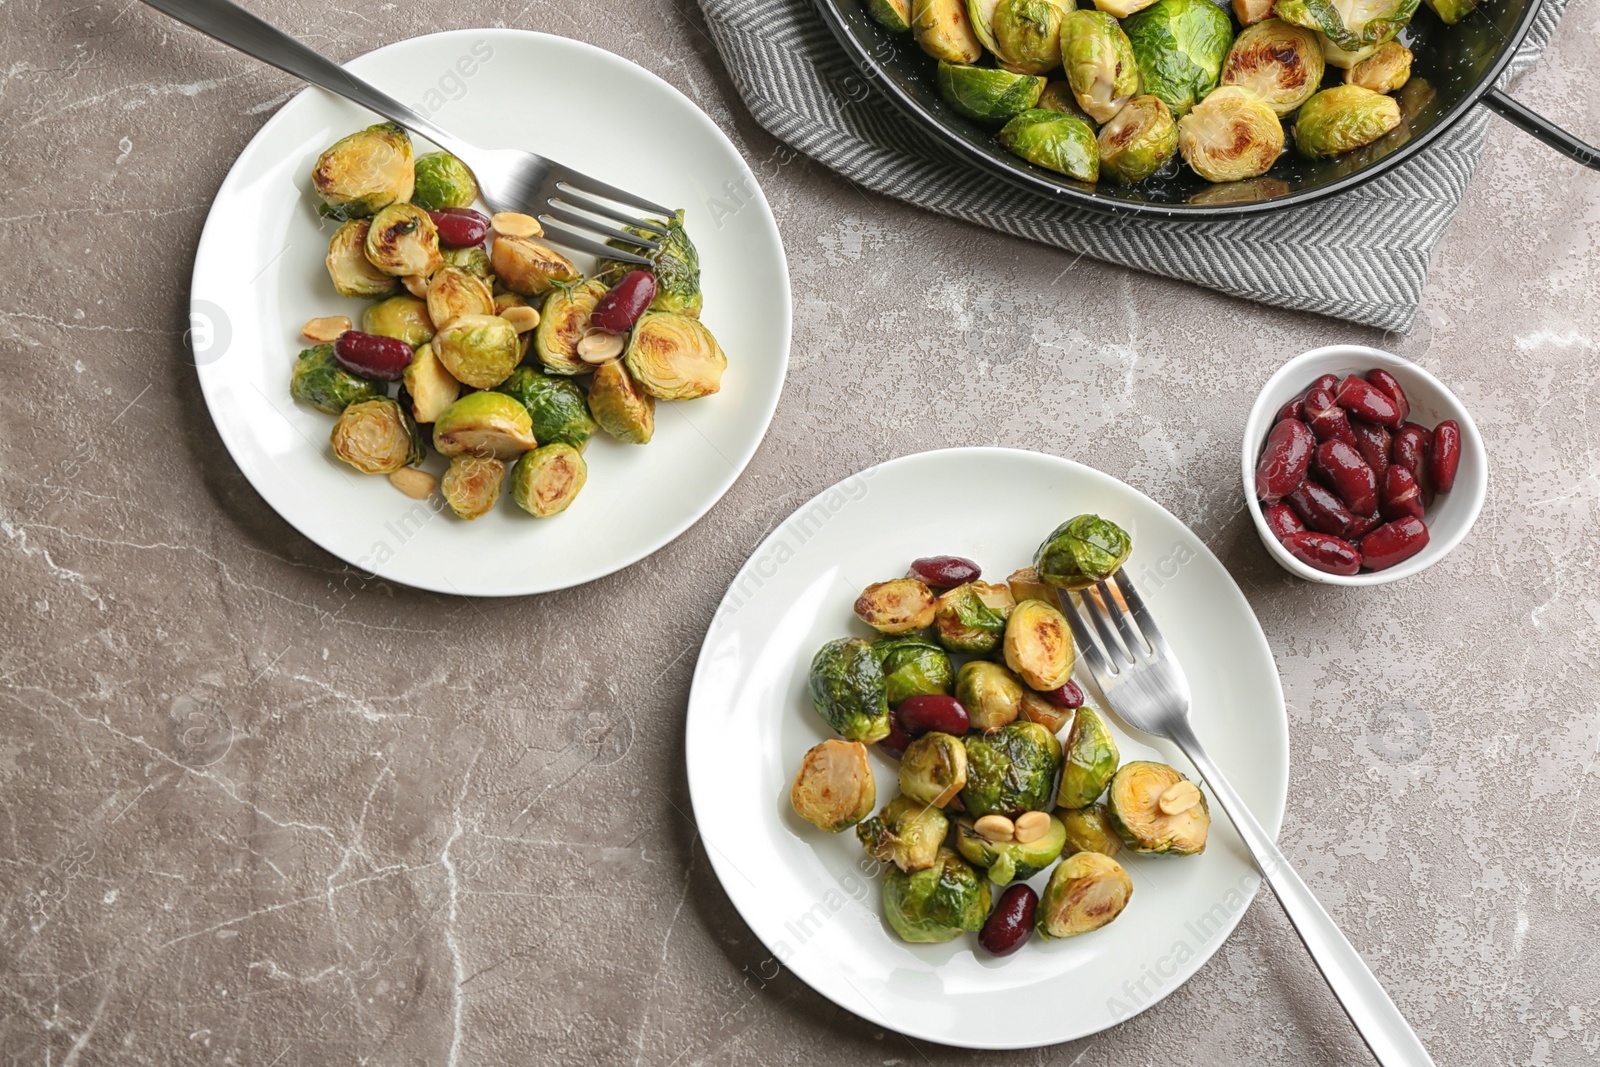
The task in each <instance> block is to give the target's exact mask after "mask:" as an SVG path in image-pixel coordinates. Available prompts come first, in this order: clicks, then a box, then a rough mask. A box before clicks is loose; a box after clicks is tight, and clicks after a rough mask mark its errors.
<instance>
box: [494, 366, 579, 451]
mask: <svg viewBox="0 0 1600 1067" xmlns="http://www.w3.org/2000/svg"><path fill="white" fill-rule="evenodd" d="M495 389H496V390H497V391H498V392H502V393H505V394H506V395H507V396H514V397H516V398H517V399H518V400H520V401H521V402H522V406H523V407H525V408H527V409H528V415H529V417H531V418H532V419H533V436H534V437H536V438H538V439H539V443H540V444H541V445H571V446H572V447H573V448H576V449H578V450H580V451H581V450H582V449H583V448H584V446H586V445H587V444H588V443H589V438H590V437H592V436H593V435H594V419H592V418H590V417H589V406H588V404H586V403H585V402H584V399H583V390H582V389H579V388H578V386H577V385H576V384H575V383H574V382H573V381H572V379H570V378H552V377H551V376H550V375H548V374H540V373H539V372H538V371H536V370H534V369H533V368H532V367H518V368H517V369H516V370H514V371H512V372H511V377H509V378H507V379H506V380H505V381H503V382H501V383H500V384H499V385H497V386H495Z"/></svg>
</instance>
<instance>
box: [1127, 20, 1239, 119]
mask: <svg viewBox="0 0 1600 1067" xmlns="http://www.w3.org/2000/svg"><path fill="white" fill-rule="evenodd" d="M1122 28H1123V30H1125V31H1126V32H1127V34H1128V41H1129V43H1130V44H1131V45H1132V47H1133V54H1134V57H1135V58H1136V59H1137V60H1138V62H1139V71H1140V73H1141V74H1142V75H1143V76H1144V91H1145V92H1147V93H1149V94H1151V95H1152V96H1158V97H1160V98H1161V100H1162V101H1163V102H1164V103H1165V104H1166V105H1167V106H1168V107H1170V108H1171V109H1172V112H1173V114H1175V115H1183V114H1186V113H1187V112H1188V110H1189V109H1190V108H1192V107H1194V105H1195V104H1196V103H1197V102H1199V100H1200V98H1201V97H1203V96H1205V95H1206V94H1207V93H1209V92H1210V91H1211V90H1213V89H1215V88H1216V87H1217V79H1218V78H1219V77H1220V76H1221V74H1222V61H1223V59H1224V58H1226V57H1227V54H1228V45H1230V44H1232V43H1233V21H1232V20H1231V19H1229V18H1228V16H1227V14H1226V13H1225V12H1224V11H1223V10H1222V9H1221V8H1220V7H1218V6H1217V5H1216V4H1213V3H1211V0H1157V2H1156V3H1154V4H1152V5H1151V6H1149V7H1147V8H1145V9H1144V10H1143V11H1140V12H1137V13H1136V14H1134V15H1132V16H1130V17H1129V18H1128V20H1127V21H1126V22H1124V23H1123V25H1122Z"/></svg>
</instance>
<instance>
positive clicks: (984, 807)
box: [961, 709, 1061, 818]
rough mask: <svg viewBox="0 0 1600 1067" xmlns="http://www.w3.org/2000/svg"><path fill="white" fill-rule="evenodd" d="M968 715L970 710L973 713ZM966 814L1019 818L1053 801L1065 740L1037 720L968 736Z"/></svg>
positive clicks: (965, 792) (964, 804)
mask: <svg viewBox="0 0 1600 1067" xmlns="http://www.w3.org/2000/svg"><path fill="white" fill-rule="evenodd" d="M968 710H969V711H970V710H971V709H968ZM966 744H967V786H966V788H965V789H963V790H962V791H961V803H962V805H963V806H964V807H965V808H966V810H967V813H968V814H970V815H972V816H973V817H974V818H977V817H978V816H980V815H1016V814H1018V813H1020V812H1024V811H1042V810H1044V808H1045V807H1046V805H1048V804H1049V803H1050V788H1051V787H1052V786H1053V785H1055V781H1056V771H1057V770H1058V769H1059V768H1060V766H1061V742H1059V741H1057V740H1056V738H1055V735H1054V734H1052V733H1051V732H1050V731H1049V730H1047V729H1045V728H1044V727H1043V726H1040V725H1039V724H1038V723H1034V722H1014V723H1011V724H1010V725H1008V726H1002V727H1000V728H999V729H998V730H991V731H990V732H988V733H986V734H979V735H974V736H971V737H968V738H967V742H966Z"/></svg>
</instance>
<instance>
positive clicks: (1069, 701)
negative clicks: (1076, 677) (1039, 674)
mask: <svg viewBox="0 0 1600 1067" xmlns="http://www.w3.org/2000/svg"><path fill="white" fill-rule="evenodd" d="M1039 695H1040V696H1042V697H1044V698H1045V699H1046V700H1048V701H1049V702H1050V703H1052V704H1054V705H1055V706H1056V707H1058V708H1067V709H1068V710H1070V711H1076V710H1078V709H1079V708H1081V707H1083V689H1082V688H1080V687H1079V685H1078V683H1077V682H1074V681H1073V680H1072V679H1071V678H1068V679H1067V684H1066V685H1064V686H1062V687H1061V688H1060V689H1052V690H1050V691H1049V692H1046V693H1040V694H1039Z"/></svg>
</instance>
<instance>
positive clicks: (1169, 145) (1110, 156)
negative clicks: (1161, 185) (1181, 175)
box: [1098, 93, 1178, 185]
mask: <svg viewBox="0 0 1600 1067" xmlns="http://www.w3.org/2000/svg"><path fill="white" fill-rule="evenodd" d="M1098 141H1099V144H1100V174H1101V176H1102V177H1105V178H1109V179H1111V180H1112V181H1117V182H1123V183H1125V184H1128V185H1132V184H1133V183H1134V182H1142V181H1144V180H1145V179H1146V178H1148V177H1150V175H1152V174H1154V173H1155V172H1156V171H1158V170H1160V169H1161V168H1162V167H1163V166H1165V165H1166V163H1167V160H1169V159H1171V158H1172V157H1173V155H1174V153H1176V152H1177V151H1178V124H1177V122H1176V121H1174V120H1173V118H1172V109H1171V108H1169V107H1167V105H1166V104H1165V103H1164V102H1162V100H1161V98H1160V97H1157V96H1151V95H1149V94H1148V93H1146V94H1145V95H1144V96H1136V97H1134V98H1133V99H1132V100H1129V101H1128V102H1127V103H1126V104H1124V105H1123V107H1122V110H1121V111H1118V112H1117V113H1116V114H1115V115H1113V116H1112V117H1111V119H1110V120H1109V121H1108V122H1107V123H1106V124H1105V125H1104V126H1102V127H1100V136H1099V138H1098Z"/></svg>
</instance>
